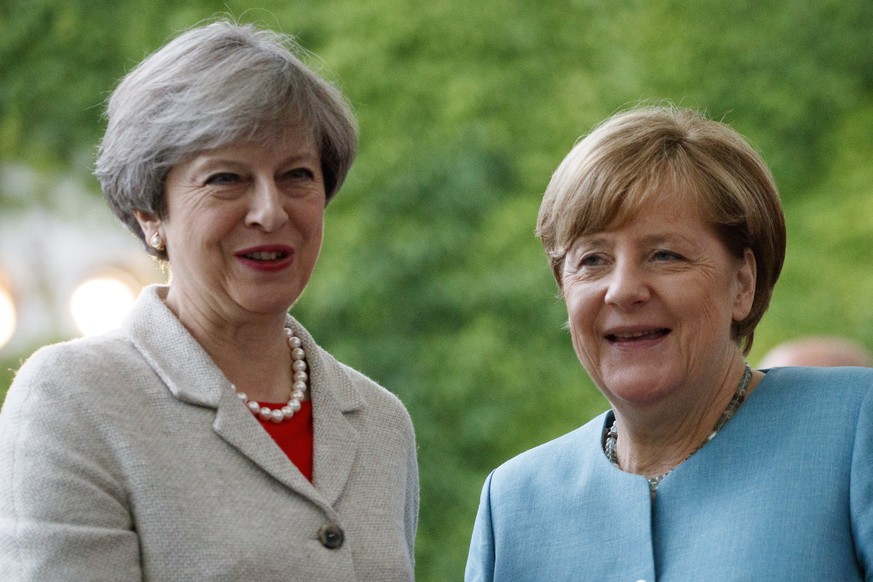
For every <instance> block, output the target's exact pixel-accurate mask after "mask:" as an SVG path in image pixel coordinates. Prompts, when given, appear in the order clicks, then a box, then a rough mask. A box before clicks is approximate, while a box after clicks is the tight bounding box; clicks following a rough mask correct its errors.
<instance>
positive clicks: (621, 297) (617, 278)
mask: <svg viewBox="0 0 873 582" xmlns="http://www.w3.org/2000/svg"><path fill="white" fill-rule="evenodd" d="M650 297H651V288H650V287H649V282H648V280H647V278H646V275H645V273H644V271H643V269H642V268H641V267H640V266H638V265H635V264H633V262H631V261H626V260H619V261H618V262H617V263H616V265H615V267H614V268H613V270H612V272H611V273H610V276H609V277H608V278H607V288H606V296H605V298H604V300H605V301H606V303H608V304H610V305H614V306H616V307H625V308H626V307H631V306H633V305H636V304H640V303H645V302H646V301H648V300H649V298H650Z"/></svg>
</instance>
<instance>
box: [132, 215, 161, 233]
mask: <svg viewBox="0 0 873 582" xmlns="http://www.w3.org/2000/svg"><path fill="white" fill-rule="evenodd" d="M133 216H134V217H135V218H136V221H137V222H138V223H139V227H140V228H141V229H142V234H143V238H145V240H149V238H151V236H152V235H153V234H155V233H156V232H159V230H160V226H161V219H159V218H158V216H157V214H153V213H151V212H146V211H144V210H134V211H133Z"/></svg>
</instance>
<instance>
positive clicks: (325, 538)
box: [318, 523, 345, 550]
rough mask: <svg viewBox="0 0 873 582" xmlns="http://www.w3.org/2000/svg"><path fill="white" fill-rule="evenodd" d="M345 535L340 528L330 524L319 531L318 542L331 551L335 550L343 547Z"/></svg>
mask: <svg viewBox="0 0 873 582" xmlns="http://www.w3.org/2000/svg"><path fill="white" fill-rule="evenodd" d="M344 540H345V534H344V533H343V530H342V528H341V527H340V526H338V525H336V524H335V523H328V524H325V525H323V526H321V529H319V530H318V541H320V542H321V545H322V546H324V547H325V548H327V549H329V550H335V549H337V548H339V547H341V546H342V545H343V541H344Z"/></svg>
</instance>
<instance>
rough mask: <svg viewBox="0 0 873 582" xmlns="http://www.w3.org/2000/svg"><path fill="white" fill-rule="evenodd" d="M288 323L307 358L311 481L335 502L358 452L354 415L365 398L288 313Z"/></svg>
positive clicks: (340, 366) (335, 362) (328, 500)
mask: <svg viewBox="0 0 873 582" xmlns="http://www.w3.org/2000/svg"><path fill="white" fill-rule="evenodd" d="M288 325H289V326H290V327H291V328H292V329H293V330H294V332H295V334H297V336H298V337H299V338H300V339H301V341H302V342H303V348H304V349H305V350H306V358H307V360H308V362H309V373H310V382H311V393H312V415H313V430H314V433H315V439H314V442H315V450H314V451H313V453H314V462H313V481H314V484H315V487H316V489H318V491H319V492H320V493H321V494H322V495H323V496H324V497H325V499H326V500H327V502H328V503H329V504H331V505H334V504H335V503H336V502H337V500H338V499H339V498H340V496H341V495H342V492H343V490H344V489H345V487H346V484H347V483H348V480H349V475H350V474H351V472H352V468H353V467H354V464H355V460H356V458H357V456H358V443H359V441H360V438H359V433H358V430H357V428H355V419H356V416H357V411H358V410H359V409H361V408H363V407H364V406H365V405H366V402H365V400H364V398H363V396H362V395H361V393H360V392H359V391H358V390H357V389H356V388H355V386H354V383H353V381H352V378H351V376H350V374H349V371H348V370H347V369H346V368H345V367H344V366H343V365H342V364H340V363H339V362H337V361H336V360H335V359H334V358H333V357H332V356H331V355H330V354H328V353H327V352H325V351H324V350H322V349H321V348H320V347H318V345H316V344H315V342H314V341H313V339H312V337H311V336H310V335H309V333H308V332H307V331H306V330H305V329H304V328H303V327H302V326H301V325H300V324H299V323H298V322H297V321H296V320H295V319H294V318H292V317H290V316H289V317H288Z"/></svg>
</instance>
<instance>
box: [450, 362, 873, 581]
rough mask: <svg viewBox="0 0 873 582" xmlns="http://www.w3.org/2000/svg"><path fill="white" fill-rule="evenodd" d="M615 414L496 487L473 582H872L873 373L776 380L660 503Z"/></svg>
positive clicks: (490, 487) (768, 381) (668, 482)
mask: <svg viewBox="0 0 873 582" xmlns="http://www.w3.org/2000/svg"><path fill="white" fill-rule="evenodd" d="M608 417H611V413H605V414H603V415H601V416H599V417H598V418H595V419H594V420H592V421H591V422H589V423H588V424H586V425H584V426H583V427H581V428H579V429H577V430H575V431H573V432H571V433H569V434H567V435H564V436H563V437H560V438H558V439H556V440H554V441H551V442H549V443H546V444H544V445H541V446H539V447H536V448H534V449H532V450H529V451H527V452H525V453H523V454H521V455H519V456H518V457H516V458H514V459H512V460H510V461H509V462H507V463H505V464H504V465H502V466H501V467H499V468H497V469H496V470H495V471H494V472H493V473H492V474H491V475H490V476H489V477H488V479H487V480H486V482H485V487H484V489H483V492H482V500H481V503H480V506H479V513H478V516H477V518H476V524H475V528H474V530H473V540H472V543H471V546H470V554H469V557H468V561H467V570H466V576H465V580H466V581H467V582H479V581H492V580H494V581H502V582H524V581H526V580H531V581H533V580H537V581H540V580H548V581H549V582H558V581H562V580H572V581H574V582H579V581H585V580H592V581H595V580H596V581H597V582H604V581H612V580H615V581H622V582H624V581H628V582H636V581H638V580H646V581H647V582H651V581H654V580H661V581H671V582H672V581H685V580H687V581H701V580H707V581H709V580H717V581H720V582H721V581H730V580H737V581H749V580H815V581H836V580H839V581H841V582H845V581H852V580H867V581H871V580H873V370H870V369H865V368H776V369H773V370H770V371H769V372H768V373H767V374H766V376H765V377H764V379H763V380H762V381H761V382H760V383H759V384H758V386H757V388H756V389H755V391H754V392H753V393H752V394H751V395H750V397H749V399H748V400H747V401H746V403H745V404H744V405H743V406H742V408H740V410H739V412H738V413H737V414H736V416H734V418H733V419H732V420H731V421H730V422H729V423H728V424H727V425H726V426H725V427H724V428H723V429H722V430H721V431H720V432H719V433H718V435H717V436H716V437H715V438H714V439H713V440H712V441H710V442H709V443H708V444H707V445H706V446H704V447H703V448H702V449H701V450H700V451H698V452H697V453H696V454H695V455H694V456H692V457H691V458H690V459H688V460H687V461H685V462H684V463H682V464H681V465H679V466H678V467H677V468H676V469H674V470H673V471H672V472H671V473H670V474H669V475H667V477H666V478H665V479H664V481H663V482H662V483H661V486H660V487H659V489H658V492H657V496H656V498H655V499H654V501H652V500H651V497H650V495H649V489H648V485H647V483H646V480H645V479H644V478H643V477H640V476H637V475H631V474H628V473H624V472H622V471H620V470H619V469H617V468H616V467H614V466H613V465H612V464H610V462H609V461H608V460H607V459H606V457H605V455H604V454H603V449H602V439H603V435H604V427H605V426H606V423H607V422H611V421H609V420H608Z"/></svg>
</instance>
